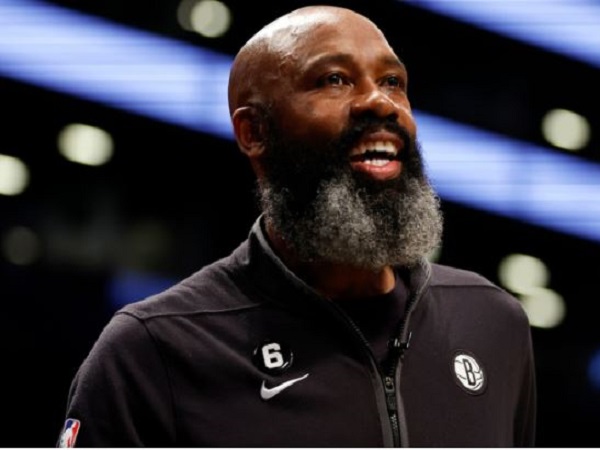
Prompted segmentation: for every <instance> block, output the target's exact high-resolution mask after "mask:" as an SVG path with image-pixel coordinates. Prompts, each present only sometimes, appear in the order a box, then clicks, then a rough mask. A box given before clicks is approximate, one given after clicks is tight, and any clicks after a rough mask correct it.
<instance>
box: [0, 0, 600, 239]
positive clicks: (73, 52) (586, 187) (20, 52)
mask: <svg viewBox="0 0 600 450" xmlns="http://www.w3.org/2000/svg"><path fill="white" fill-rule="evenodd" d="M444 3H446V2H444ZM448 3H453V2H448ZM475 3H477V2H475ZM492 3H493V2H492ZM509 3H510V2H509ZM0 30H2V32H1V33H0V74H1V75H3V76H5V77H10V78H14V79H16V80H19V81H22V82H27V83H31V84H34V85H37V86H41V87H44V88H47V89H51V90H54V91H58V92H62V93H64V94H67V95H73V96H77V97H82V98H85V99H89V100H92V101H95V102H98V103H101V104H105V105H109V106H111V107H115V108H120V109H123V110H126V111H129V112H132V113H134V114H140V115H143V116H146V117H149V118H152V119H156V120H159V121H165V122H168V123H171V124H175V125H177V126H181V127H185V128H189V129H193V130H196V131H199V132H205V133H210V134H215V135H217V136H220V137H223V138H225V139H232V138H233V136H232V132H231V125H230V122H229V113H228V110H227V80H228V75H229V68H230V65H231V61H232V59H231V57H230V56H227V55H222V54H218V53H215V52H212V51H209V50H206V49H202V48H198V47H195V46H192V45H190V44H186V43H182V42H178V41H176V40H173V39H168V38H166V37H161V36H158V35H154V34H150V33H148V32H144V31H139V30H135V29H132V28H126V27H124V26H122V25H117V24H114V23H111V22H107V21H104V20H101V19H98V18H94V17H89V16H86V15H83V14H80V13H76V12H73V11H70V10H67V9H63V8H59V7H56V6H51V5H48V4H45V3H42V2H40V1H36V0H2V2H1V3H0ZM415 117H416V119H417V123H418V124H419V136H420V140H421V142H422V144H423V147H424V150H425V152H426V155H425V156H426V160H427V162H428V166H429V170H430V174H431V178H432V180H433V182H434V184H435V186H436V188H437V190H438V192H439V193H440V195H441V196H442V197H443V198H445V199H447V200H449V201H454V202H457V203H461V204H464V205H466V206H469V207H473V208H478V209H482V210H485V211H489V212H492V213H495V214H499V215H503V216H507V217H510V218H514V219H518V220H523V221H526V222H529V223H531V224H534V225H538V226H542V227H546V228H549V229H552V230H555V231H558V232H562V233H568V234H572V235H575V236H579V237H583V238H586V239H590V240H594V241H598V242H600V165H598V164H592V163H586V162H583V161H582V160H579V159H577V158H576V157H573V156H571V155H567V154H560V153H558V152H556V151H554V150H552V149H547V148H543V147H540V146H533V145H531V144H527V143H524V142H519V141H516V140H513V139H510V138H507V137H505V136H501V135H498V134H493V133H490V132H485V131H483V130H478V129H476V128H473V127H468V126H465V125H462V124H459V123H455V122H452V121H450V120H448V119H444V118H441V117H436V116H433V115H430V114H427V113H425V112H423V111H416V112H415Z"/></svg>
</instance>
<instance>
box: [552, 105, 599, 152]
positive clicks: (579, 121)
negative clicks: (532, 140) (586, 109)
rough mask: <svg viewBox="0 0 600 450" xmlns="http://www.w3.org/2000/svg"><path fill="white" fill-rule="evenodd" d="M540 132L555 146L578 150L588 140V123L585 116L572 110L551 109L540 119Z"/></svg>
mask: <svg viewBox="0 0 600 450" xmlns="http://www.w3.org/2000/svg"><path fill="white" fill-rule="evenodd" d="M542 133H543V135H544V138H545V139H546V140H547V141H548V142H550V143H551V144H552V145H554V146H555V147H559V148H564V149H565V150H580V149H582V148H583V147H585V146H586V145H587V144H588V142H589V140H590V125H589V123H588V121H587V120H586V119H585V117H582V116H580V115H579V114H576V113H574V112H573V111H568V110H566V109H553V110H551V111H548V112H547V113H546V115H545V116H544V118H543V119H542Z"/></svg>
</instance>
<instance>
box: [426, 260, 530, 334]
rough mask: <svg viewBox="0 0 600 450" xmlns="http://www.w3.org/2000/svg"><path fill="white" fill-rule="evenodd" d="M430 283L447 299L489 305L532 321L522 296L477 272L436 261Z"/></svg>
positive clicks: (487, 307)
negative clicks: (528, 317) (525, 309)
mask: <svg viewBox="0 0 600 450" xmlns="http://www.w3.org/2000/svg"><path fill="white" fill-rule="evenodd" d="M429 286H430V288H431V289H432V290H433V291H437V292H438V294H439V296H443V298H444V299H445V300H454V301H455V302H457V303H460V304H463V305H464V304H466V303H468V304H471V305H474V306H475V305H485V307H486V309H488V310H489V311H496V312H500V311H503V312H505V313H507V314H509V315H510V316H512V317H513V318H514V317H517V318H518V320H521V321H523V322H527V321H528V320H527V317H526V314H525V311H524V310H523V307H522V304H521V302H520V301H519V299H518V298H516V297H515V296H514V295H513V294H511V293H510V292H508V291H507V290H506V289H504V288H502V287H501V286H499V285H497V284H496V283H494V282H493V281H491V280H490V279H488V278H486V277H484V276H483V275H481V274H479V273H477V272H474V271H471V270H465V269H460V268H456V267H452V266H447V265H442V264H432V265H431V279H430V284H429ZM482 302H484V303H482Z"/></svg>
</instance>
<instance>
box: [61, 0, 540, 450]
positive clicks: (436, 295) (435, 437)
mask: <svg viewBox="0 0 600 450" xmlns="http://www.w3.org/2000/svg"><path fill="white" fill-rule="evenodd" d="M229 107H230V111H231V117H232V123H233V128H234V131H235V136H236V139H237V143H238V145H239V147H240V149H241V150H242V151H243V152H244V153H245V154H246V155H247V156H248V158H249V161H250V164H251V166H252V168H253V170H254V172H255V173H256V175H257V180H258V185H259V195H260V204H261V205H262V211H263V214H262V215H261V216H260V217H259V218H258V219H257V221H256V223H255V225H254V227H253V228H252V230H251V231H250V234H249V236H248V239H247V240H246V241H245V242H244V243H242V244H241V245H240V247H238V248H237V249H235V250H234V251H233V253H232V254H231V255H230V256H228V257H226V258H224V259H222V260H220V261H217V262H215V263H214V264H211V265H209V266H207V267H205V268H203V269H202V270H200V271H199V272H197V273H195V274H193V275H192V276H190V277H189V278H187V279H186V280H183V281H182V282H181V283H179V284H177V285H176V286H173V287H172V288H170V289H168V290H167V291H166V292H163V293H160V294H158V295H156V296H153V297H151V298H149V299H146V300H144V301H141V302H137V303H133V304H130V305H128V306H126V307H125V308H123V309H122V310H121V311H119V312H118V313H117V314H116V315H115V316H114V317H113V319H112V320H111V322H110V323H109V324H108V325H107V327H106V328H105V330H104V331H103V332H102V334H101V336H100V338H99V339H98V341H97V342H96V344H95V345H94V348H93V349H92V351H91V353H90V355H89V356H88V358H87V359H86V361H85V362H84V363H83V364H82V366H81V368H80V370H79V371H78V373H77V375H76V378H75V379H74V381H73V385H72V388H71V392H70V396H69V403H68V411H67V426H66V427H67V428H66V429H67V430H68V432H69V433H71V434H70V436H69V439H70V440H69V441H68V442H70V443H73V444H75V445H80V446H102V447H112V446H119V447H128V446H155V447H175V446H191V447H200V446H208V447H379V446H415V447H417V446H418V447H439V446H443V447H470V446H475V447H488V446H489V447H491V446H494V447H498V446H500V447H509V446H530V445H533V438H534V421H535V380H534V361H533V356H532V345H531V338H530V329H529V326H528V322H527V318H526V316H525V314H524V313H523V310H522V309H521V307H520V305H519V303H518V301H517V300H516V299H515V298H513V297H512V296H510V295H509V294H507V293H506V292H505V291H503V290H501V289H500V288H498V287H496V286H495V285H493V284H492V283H490V282H489V281H487V280H486V279H484V278H482V277H481V276H479V275H477V274H474V273H471V272H467V271H463V270H458V269H454V268H450V267H445V266H441V265H436V264H430V263H429V262H428V261H427V255H428V254H429V253H430V252H431V251H432V250H433V249H434V248H435V247H436V246H437V245H438V244H439V241H440V237H441V229H442V218H441V214H440V209H439V203H438V199H437V197H436V195H435V194H434V192H433V190H432V189H431V187H430V185H429V183H428V181H427V177H426V175H425V172H424V169H423V162H422V161H421V153H420V150H419V145H418V142H417V139H416V135H417V132H416V124H415V122H414V119H413V116H412V114H411V109H410V104H409V101H408V97H407V71H406V68H405V66H404V65H403V63H402V62H401V61H400V60H399V58H398V57H397V56H396V54H395V53H394V51H393V50H392V49H391V48H390V46H389V45H388V43H387V41H386V39H385V37H384V36H383V34H382V32H381V31H380V30H379V29H378V28H377V27H376V26H375V25H374V24H373V23H372V22H371V21H369V20H368V19H366V18H365V17H363V16H362V15H359V14H357V13H355V12H353V11H350V10H347V9H342V8H337V7H331V6H313V7H305V8H301V9H298V10H296V11H293V12H291V13H290V14H287V15H285V16H283V17H281V18H279V19H278V20H276V21H274V22H273V23H271V24H269V25H267V26H266V27H265V28H263V29H262V30H260V31H259V32H258V33H257V34H256V35H255V36H253V37H252V38H251V39H250V40H249V41H248V42H247V43H246V45H245V46H244V47H243V48H242V49H241V50H240V52H239V54H238V55H237V57H236V59H235V62H234V64H233V66H232V70H231V78H230V85H229ZM63 442H64V440H63Z"/></svg>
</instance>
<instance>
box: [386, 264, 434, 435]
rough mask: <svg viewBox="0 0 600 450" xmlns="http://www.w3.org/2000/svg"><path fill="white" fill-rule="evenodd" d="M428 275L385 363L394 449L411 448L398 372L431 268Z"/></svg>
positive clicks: (411, 300) (413, 298) (410, 301)
mask: <svg viewBox="0 0 600 450" xmlns="http://www.w3.org/2000/svg"><path fill="white" fill-rule="evenodd" d="M425 267H426V270H427V273H426V275H425V280H424V281H423V282H422V283H421V284H420V286H419V288H418V289H417V291H415V292H414V293H413V295H411V296H410V298H409V299H408V303H407V305H406V313H405V314H404V317H403V318H402V320H401V322H400V325H399V326H398V333H397V334H396V336H399V337H397V338H394V339H392V340H391V341H390V343H389V350H390V353H389V355H388V358H387V360H386V361H384V367H383V371H384V375H383V386H384V389H385V396H386V405H387V409H388V416H389V420H390V425H391V427H392V438H393V442H394V447H400V446H401V444H404V447H409V443H408V431H407V430H406V424H405V428H404V430H403V429H402V426H401V422H400V419H401V418H400V411H398V402H397V396H398V388H399V386H398V384H399V383H400V373H399V372H400V371H399V370H398V368H399V366H401V364H402V361H403V360H404V354H405V353H406V350H408V347H409V346H410V339H411V337H412V332H411V331H408V322H409V320H410V316H411V314H412V312H413V310H414V308H415V305H416V304H417V303H418V301H419V299H420V298H421V295H423V292H424V291H425V288H426V287H427V286H428V283H429V278H430V277H431V269H430V268H429V266H428V265H427V266H425ZM396 373H398V382H396ZM402 435H404V436H403V437H404V439H403V441H402V440H401V436H402Z"/></svg>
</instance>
